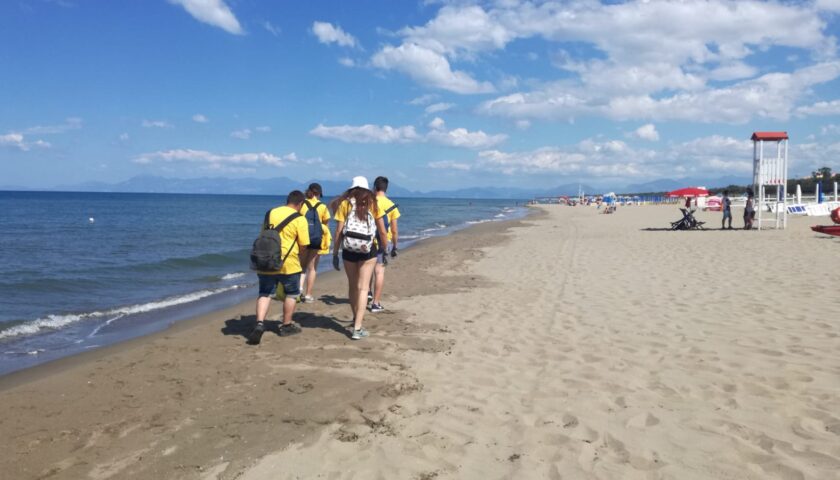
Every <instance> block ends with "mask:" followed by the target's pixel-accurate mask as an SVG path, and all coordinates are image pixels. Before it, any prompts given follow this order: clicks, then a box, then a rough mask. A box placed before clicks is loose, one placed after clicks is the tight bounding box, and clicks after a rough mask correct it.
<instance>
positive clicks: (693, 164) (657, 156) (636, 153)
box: [428, 136, 752, 182]
mask: <svg viewBox="0 0 840 480" xmlns="http://www.w3.org/2000/svg"><path fill="white" fill-rule="evenodd" d="M428 166H429V167H431V168H435V169H454V170H459V171H467V170H469V171H484V172H492V173H502V174H505V175H545V174H553V175H558V176H568V177H571V178H581V177H584V178H585V177H598V178H600V179H602V180H606V181H610V180H611V181H615V182H622V181H628V180H631V179H634V178H635V179H639V180H641V179H652V178H665V177H668V178H675V177H677V178H681V177H685V176H689V175H711V176H715V175H718V176H720V175H723V174H738V175H748V174H749V173H750V172H752V145H751V142H750V141H749V140H748V139H734V138H730V137H722V136H710V137H703V138H696V139H693V140H690V141H686V142H682V143H677V144H671V145H668V146H666V147H665V148H663V149H661V150H652V149H646V148H632V147H630V146H629V145H627V144H626V143H624V142H622V141H620V140H603V139H586V140H583V141H581V142H579V143H577V144H575V145H570V146H567V147H556V146H553V147H543V148H538V149H535V150H529V151H521V152H504V151H500V150H484V151H481V152H479V153H478V155H477V157H476V158H475V159H473V160H472V161H470V162H447V161H444V162H431V163H429V164H428Z"/></svg>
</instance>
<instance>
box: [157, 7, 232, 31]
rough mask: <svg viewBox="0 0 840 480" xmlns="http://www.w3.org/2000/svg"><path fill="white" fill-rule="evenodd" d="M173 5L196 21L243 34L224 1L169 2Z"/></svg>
mask: <svg viewBox="0 0 840 480" xmlns="http://www.w3.org/2000/svg"><path fill="white" fill-rule="evenodd" d="M169 1H170V2H171V3H173V4H175V5H181V6H182V7H184V9H185V10H186V11H187V13H189V14H190V15H192V16H193V18H195V19H196V20H198V21H199V22H202V23H206V24H208V25H212V26H214V27H219V28H221V29H222V30H224V31H226V32H228V33H233V34H236V35H242V34H243V33H245V32H244V31H243V30H242V26H241V25H239V20H237V19H236V16H234V14H233V12H232V11H231V10H230V7H228V6H227V4H225V2H224V0H169Z"/></svg>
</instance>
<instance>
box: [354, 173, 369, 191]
mask: <svg viewBox="0 0 840 480" xmlns="http://www.w3.org/2000/svg"><path fill="white" fill-rule="evenodd" d="M357 187H358V188H364V189H365V190H370V187H369V186H368V180H367V178H365V177H362V176H358V177H353V185H350V188H357Z"/></svg>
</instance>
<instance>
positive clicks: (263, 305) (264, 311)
mask: <svg viewBox="0 0 840 480" xmlns="http://www.w3.org/2000/svg"><path fill="white" fill-rule="evenodd" d="M270 306H271V297H258V298H257V321H258V322H262V321H263V320H265V317H266V316H268V307H270Z"/></svg>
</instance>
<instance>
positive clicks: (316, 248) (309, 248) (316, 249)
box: [306, 244, 321, 252]
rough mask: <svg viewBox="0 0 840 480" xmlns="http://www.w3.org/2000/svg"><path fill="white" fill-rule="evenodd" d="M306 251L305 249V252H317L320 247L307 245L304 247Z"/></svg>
mask: <svg viewBox="0 0 840 480" xmlns="http://www.w3.org/2000/svg"><path fill="white" fill-rule="evenodd" d="M306 249H307V250H315V251H316V252H317V251H318V250H321V246H320V245H312V244H310V245H307V246H306Z"/></svg>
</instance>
